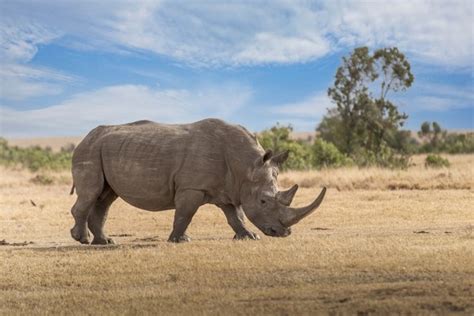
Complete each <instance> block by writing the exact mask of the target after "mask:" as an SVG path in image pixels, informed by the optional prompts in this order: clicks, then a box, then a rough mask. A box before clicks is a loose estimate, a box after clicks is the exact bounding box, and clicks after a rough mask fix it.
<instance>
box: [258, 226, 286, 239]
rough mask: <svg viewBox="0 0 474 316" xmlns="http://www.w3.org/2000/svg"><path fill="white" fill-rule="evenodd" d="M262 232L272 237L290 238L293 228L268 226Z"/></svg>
mask: <svg viewBox="0 0 474 316" xmlns="http://www.w3.org/2000/svg"><path fill="white" fill-rule="evenodd" d="M262 232H263V233H264V234H265V235H267V236H271V237H288V236H290V235H291V228H290V227H283V226H267V227H265V228H264V229H262Z"/></svg>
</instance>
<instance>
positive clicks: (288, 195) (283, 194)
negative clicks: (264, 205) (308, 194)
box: [277, 184, 298, 206]
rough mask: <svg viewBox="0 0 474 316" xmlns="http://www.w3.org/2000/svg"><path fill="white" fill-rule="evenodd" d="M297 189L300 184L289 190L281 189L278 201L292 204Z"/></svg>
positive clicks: (286, 204) (288, 204) (287, 204)
mask: <svg viewBox="0 0 474 316" xmlns="http://www.w3.org/2000/svg"><path fill="white" fill-rule="evenodd" d="M296 191H298V185H297V184H295V185H294V186H292V187H291V188H290V189H289V190H286V191H280V192H278V193H277V199H278V202H280V203H281V204H283V205H285V206H290V204H291V202H292V201H293V198H294V197H295V194H296Z"/></svg>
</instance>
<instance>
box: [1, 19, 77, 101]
mask: <svg viewBox="0 0 474 316" xmlns="http://www.w3.org/2000/svg"><path fill="white" fill-rule="evenodd" d="M20 20H22V19H20ZM23 22H27V21H26V20H23ZM57 37H58V34H56V33H54V32H51V31H49V30H47V29H45V28H44V27H43V26H41V25H37V24H35V23H31V24H29V23H25V24H24V25H23V24H18V21H14V20H11V19H8V18H7V19H3V20H2V22H1V23H0V58H1V61H2V64H1V65H0V98H2V99H8V100H23V99H28V98H31V97H36V96H42V95H54V94H59V93H61V92H62V86H61V83H64V82H72V81H74V80H75V79H74V77H72V76H68V75H65V74H63V73H61V72H58V71H55V70H52V69H49V68H45V67H42V68H39V67H32V66H28V65H25V63H27V62H29V61H30V60H31V59H32V58H33V57H34V56H35V55H36V53H37V51H38V45H41V44H46V43H48V42H50V41H52V40H53V39H55V38H57Z"/></svg>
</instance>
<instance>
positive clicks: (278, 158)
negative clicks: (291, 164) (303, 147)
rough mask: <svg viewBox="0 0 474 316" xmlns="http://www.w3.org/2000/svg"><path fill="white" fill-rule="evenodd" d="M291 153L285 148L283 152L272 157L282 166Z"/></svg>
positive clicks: (274, 161)
mask: <svg viewBox="0 0 474 316" xmlns="http://www.w3.org/2000/svg"><path fill="white" fill-rule="evenodd" d="M289 154H290V151H289V150H285V151H284V152H282V153H279V154H278V155H275V156H273V157H272V162H273V163H274V164H276V165H277V166H281V165H282V164H283V163H284V162H285V161H286V160H287V159H288V155H289Z"/></svg>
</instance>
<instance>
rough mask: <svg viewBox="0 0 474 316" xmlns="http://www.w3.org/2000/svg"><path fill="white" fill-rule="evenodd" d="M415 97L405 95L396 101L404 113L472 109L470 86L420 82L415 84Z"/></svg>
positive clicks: (473, 93)
mask: <svg viewBox="0 0 474 316" xmlns="http://www.w3.org/2000/svg"><path fill="white" fill-rule="evenodd" d="M413 89H416V91H417V94H416V95H415V96H410V95H405V96H402V97H399V98H397V99H396V100H397V101H399V102H400V103H401V105H402V106H403V110H405V111H414V112H415V111H426V110H428V111H449V110H454V109H465V108H471V109H474V91H473V90H472V86H467V87H466V86H459V85H448V84H438V83H429V82H421V83H415V86H414V87H413Z"/></svg>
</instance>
